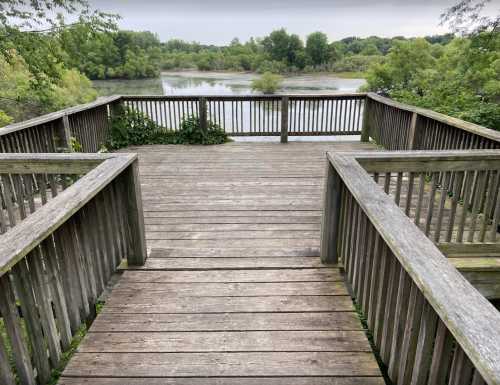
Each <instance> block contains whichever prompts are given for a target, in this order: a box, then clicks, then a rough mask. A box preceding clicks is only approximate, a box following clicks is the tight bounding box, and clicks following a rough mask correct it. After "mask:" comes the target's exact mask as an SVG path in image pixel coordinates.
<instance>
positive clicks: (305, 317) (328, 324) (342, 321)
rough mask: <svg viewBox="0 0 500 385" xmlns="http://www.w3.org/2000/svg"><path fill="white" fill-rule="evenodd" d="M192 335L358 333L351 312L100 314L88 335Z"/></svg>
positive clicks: (355, 316) (357, 325)
mask: <svg viewBox="0 0 500 385" xmlns="http://www.w3.org/2000/svg"><path fill="white" fill-rule="evenodd" d="M131 330H133V331H137V332H175V331H177V332H187V331H189V332H195V331H242V330H362V326H361V323H360V322H359V318H358V316H357V315H356V313H355V312H353V311H347V312H320V313H318V312H316V313H315V312H308V313H213V314H210V313H207V314H134V313H131V314H120V313H106V312H104V313H102V314H100V315H99V317H98V318H97V319H96V320H95V321H94V323H93V324H92V327H91V332H123V333H128V332H130V331H131Z"/></svg>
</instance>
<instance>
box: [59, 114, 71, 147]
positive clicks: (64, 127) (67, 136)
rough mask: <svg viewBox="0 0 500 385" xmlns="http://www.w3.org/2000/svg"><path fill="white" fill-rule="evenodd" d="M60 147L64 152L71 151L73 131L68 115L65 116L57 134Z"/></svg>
mask: <svg viewBox="0 0 500 385" xmlns="http://www.w3.org/2000/svg"><path fill="white" fill-rule="evenodd" d="M57 136H58V139H59V147H60V149H61V150H64V151H71V129H70V126H69V118H68V115H63V116H62V118H61V122H60V124H59V129H58V132H57Z"/></svg>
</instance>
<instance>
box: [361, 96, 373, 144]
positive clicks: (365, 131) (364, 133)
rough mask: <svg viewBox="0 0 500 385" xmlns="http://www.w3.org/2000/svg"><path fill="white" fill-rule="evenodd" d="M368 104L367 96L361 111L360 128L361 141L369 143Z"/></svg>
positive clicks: (368, 98)
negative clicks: (361, 120)
mask: <svg viewBox="0 0 500 385" xmlns="http://www.w3.org/2000/svg"><path fill="white" fill-rule="evenodd" d="M370 103H371V99H370V97H369V96H368V95H366V98H365V108H364V109H363V126H362V127H361V141H362V142H369V141H370V111H369V109H370Z"/></svg>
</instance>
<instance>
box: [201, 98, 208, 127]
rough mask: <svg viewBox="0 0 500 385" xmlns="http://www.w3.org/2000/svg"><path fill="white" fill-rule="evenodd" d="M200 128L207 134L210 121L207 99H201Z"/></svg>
mask: <svg viewBox="0 0 500 385" xmlns="http://www.w3.org/2000/svg"><path fill="white" fill-rule="evenodd" d="M199 103H200V128H201V130H202V131H203V132H207V127H208V119H207V98H204V97H201V98H200V101H199Z"/></svg>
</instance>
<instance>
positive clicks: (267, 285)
mask: <svg viewBox="0 0 500 385" xmlns="http://www.w3.org/2000/svg"><path fill="white" fill-rule="evenodd" d="M113 292H114V293H115V294H116V295H120V296H125V297H127V298H135V299H136V300H137V301H139V298H141V300H142V301H146V300H147V301H149V300H154V299H152V298H153V297H163V298H166V297H169V298H176V297H208V296H209V297H240V296H243V297H250V296H266V295H275V294H276V293H279V295H286V296H289V295H347V294H348V293H347V289H346V287H345V285H344V283H343V282H328V281H327V282H239V283H144V282H139V283H133V282H127V283H125V284H122V283H121V282H118V284H117V285H116V286H115V287H114V288H113Z"/></svg>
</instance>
